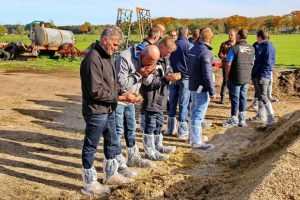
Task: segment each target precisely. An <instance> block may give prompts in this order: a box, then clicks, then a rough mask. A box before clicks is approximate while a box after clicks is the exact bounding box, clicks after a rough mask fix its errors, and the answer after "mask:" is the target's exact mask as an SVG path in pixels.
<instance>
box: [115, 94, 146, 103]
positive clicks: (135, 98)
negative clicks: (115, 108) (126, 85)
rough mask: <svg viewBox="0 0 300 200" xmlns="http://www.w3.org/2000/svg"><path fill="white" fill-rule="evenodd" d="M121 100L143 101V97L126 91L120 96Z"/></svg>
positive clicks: (129, 101)
mask: <svg viewBox="0 0 300 200" xmlns="http://www.w3.org/2000/svg"><path fill="white" fill-rule="evenodd" d="M119 100H120V101H125V102H128V103H138V104H139V103H142V102H143V97H142V95H140V94H137V93H129V92H128V93H124V94H122V96H120V97H119Z"/></svg>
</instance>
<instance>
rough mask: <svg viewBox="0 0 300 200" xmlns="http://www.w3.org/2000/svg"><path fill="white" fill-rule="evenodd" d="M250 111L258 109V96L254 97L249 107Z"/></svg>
mask: <svg viewBox="0 0 300 200" xmlns="http://www.w3.org/2000/svg"><path fill="white" fill-rule="evenodd" d="M247 110H249V111H257V110H258V98H253V100H252V102H251V105H250V106H249V107H248V108H247Z"/></svg>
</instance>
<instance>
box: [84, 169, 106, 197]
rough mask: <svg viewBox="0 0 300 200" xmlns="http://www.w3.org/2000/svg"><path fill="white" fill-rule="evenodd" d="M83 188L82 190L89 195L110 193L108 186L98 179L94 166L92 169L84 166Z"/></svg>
mask: <svg viewBox="0 0 300 200" xmlns="http://www.w3.org/2000/svg"><path fill="white" fill-rule="evenodd" d="M82 179H83V187H84V188H83V189H81V192H82V193H83V194H85V195H88V196H92V195H93V196H96V195H106V194H109V193H110V189H109V187H107V186H104V185H101V184H100V183H99V182H98V181H97V171H96V169H95V168H94V167H92V168H90V169H84V168H82Z"/></svg>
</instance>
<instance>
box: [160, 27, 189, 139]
mask: <svg viewBox="0 0 300 200" xmlns="http://www.w3.org/2000/svg"><path fill="white" fill-rule="evenodd" d="M188 32H189V30H188V27H180V28H179V34H178V36H179V37H178V39H177V41H176V46H177V50H176V51H174V52H173V53H172V54H171V56H170V64H171V67H172V70H173V72H175V73H176V72H180V73H181V77H182V78H181V79H180V80H178V81H176V82H174V83H172V84H171V85H170V86H169V105H170V110H169V113H168V130H167V131H166V132H165V134H166V135H172V134H174V133H175V129H176V118H175V114H176V109H177V103H178V101H179V114H178V121H179V123H178V131H177V136H178V137H179V138H181V139H187V138H188V135H189V134H188V124H187V118H188V105H189V100H190V91H189V88H188V84H189V71H188V67H187V58H188V52H189V50H190V49H191V48H192V47H193V45H192V44H191V43H190V42H189V40H188Z"/></svg>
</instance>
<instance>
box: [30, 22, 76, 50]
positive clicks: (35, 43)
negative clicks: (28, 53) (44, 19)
mask: <svg viewBox="0 0 300 200" xmlns="http://www.w3.org/2000/svg"><path fill="white" fill-rule="evenodd" d="M31 39H32V53H33V54H34V55H35V56H38V55H39V54H47V55H52V56H53V55H54V54H55V52H56V51H58V50H59V49H60V47H61V46H62V45H64V44H72V45H74V43H75V37H74V34H73V33H72V32H71V31H66V30H59V29H53V28H44V27H38V28H35V29H34V30H33V31H32V36H31Z"/></svg>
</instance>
